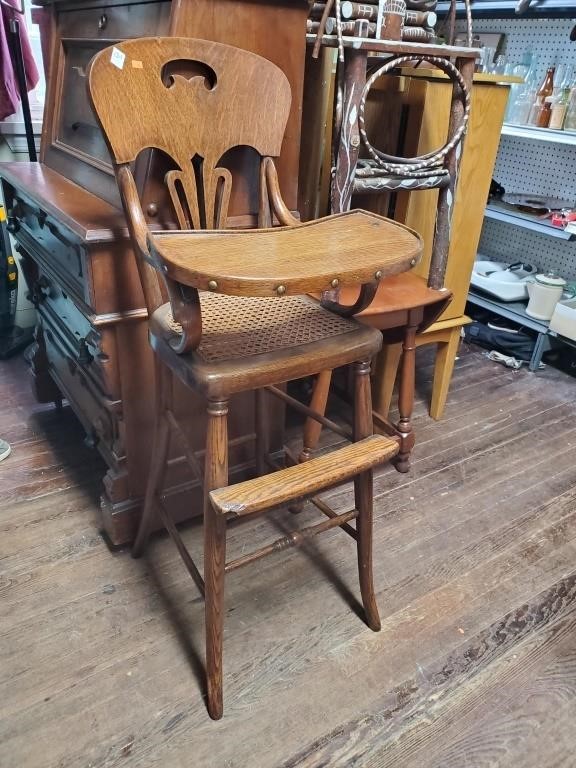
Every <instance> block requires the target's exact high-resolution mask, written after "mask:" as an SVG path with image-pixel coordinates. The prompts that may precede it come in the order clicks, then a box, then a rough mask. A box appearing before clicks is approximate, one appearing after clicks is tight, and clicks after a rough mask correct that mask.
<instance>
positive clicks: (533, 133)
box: [502, 123, 576, 147]
mask: <svg viewBox="0 0 576 768" xmlns="http://www.w3.org/2000/svg"><path fill="white" fill-rule="evenodd" d="M502 136H516V137H517V138H520V139H533V140H535V141H549V142H550V143H551V144H568V146H570V147H576V131H555V130H553V129H551V128H535V127H534V126H532V125H513V124H512V123H504V125H503V126H502Z"/></svg>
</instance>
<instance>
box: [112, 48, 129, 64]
mask: <svg viewBox="0 0 576 768" xmlns="http://www.w3.org/2000/svg"><path fill="white" fill-rule="evenodd" d="M125 60H126V54H125V53H122V51H121V50H120V48H116V47H114V48H112V55H111V56H110V62H111V63H112V64H114V66H115V67H118V69H124V62H125Z"/></svg>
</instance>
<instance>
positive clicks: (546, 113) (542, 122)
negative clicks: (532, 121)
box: [536, 96, 552, 128]
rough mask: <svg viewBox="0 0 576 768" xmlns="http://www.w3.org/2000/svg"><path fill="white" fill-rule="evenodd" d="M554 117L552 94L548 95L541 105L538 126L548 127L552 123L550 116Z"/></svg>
mask: <svg viewBox="0 0 576 768" xmlns="http://www.w3.org/2000/svg"><path fill="white" fill-rule="evenodd" d="M551 117H552V96H547V97H546V98H545V99H544V104H542V106H541V107H540V112H539V113H538V122H537V123H536V125H537V126H538V128H548V126H549V125H550V118H551Z"/></svg>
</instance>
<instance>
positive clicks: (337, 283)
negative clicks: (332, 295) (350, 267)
mask: <svg viewBox="0 0 576 768" xmlns="http://www.w3.org/2000/svg"><path fill="white" fill-rule="evenodd" d="M330 285H331V286H332V288H338V286H339V285H340V281H339V280H338V278H337V277H335V278H334V280H332V282H331V283H330Z"/></svg>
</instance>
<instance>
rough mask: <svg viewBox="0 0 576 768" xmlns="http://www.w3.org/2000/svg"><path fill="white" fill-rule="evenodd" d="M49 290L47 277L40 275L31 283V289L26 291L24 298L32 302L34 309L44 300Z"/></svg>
mask: <svg viewBox="0 0 576 768" xmlns="http://www.w3.org/2000/svg"><path fill="white" fill-rule="evenodd" d="M49 290H50V283H49V282H48V279H47V278H46V277H45V276H44V275H41V276H40V277H39V278H38V280H35V281H34V282H33V283H32V289H31V290H30V291H29V292H28V293H27V295H26V298H27V299H28V301H30V302H32V304H33V305H34V306H35V307H36V309H38V307H39V306H40V304H42V302H43V301H45V300H46V297H47V296H48V292H49ZM45 291H46V293H45Z"/></svg>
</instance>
